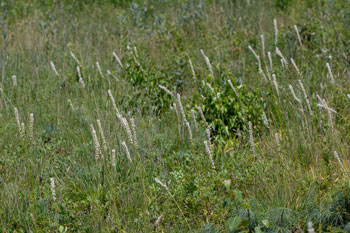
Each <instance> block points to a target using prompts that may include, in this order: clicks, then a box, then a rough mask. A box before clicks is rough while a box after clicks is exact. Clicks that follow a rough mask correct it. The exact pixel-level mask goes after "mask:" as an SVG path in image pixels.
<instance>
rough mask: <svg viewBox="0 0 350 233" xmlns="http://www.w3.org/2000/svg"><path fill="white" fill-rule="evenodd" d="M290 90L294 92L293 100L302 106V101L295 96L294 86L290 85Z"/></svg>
mask: <svg viewBox="0 0 350 233" xmlns="http://www.w3.org/2000/svg"><path fill="white" fill-rule="evenodd" d="M289 89H290V91H291V92H292V95H293V98H294V99H295V100H296V101H297V102H298V103H300V104H301V100H300V99H299V98H298V97H297V95H296V94H295V92H294V89H293V86H292V85H289Z"/></svg>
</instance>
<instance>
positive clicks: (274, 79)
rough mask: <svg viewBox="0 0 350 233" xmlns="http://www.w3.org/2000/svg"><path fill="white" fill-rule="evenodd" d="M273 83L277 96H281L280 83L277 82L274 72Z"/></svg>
mask: <svg viewBox="0 0 350 233" xmlns="http://www.w3.org/2000/svg"><path fill="white" fill-rule="evenodd" d="M272 83H273V85H274V86H275V89H276V92H277V96H278V97H279V96H280V92H279V90H278V83H277V80H276V75H275V74H272Z"/></svg>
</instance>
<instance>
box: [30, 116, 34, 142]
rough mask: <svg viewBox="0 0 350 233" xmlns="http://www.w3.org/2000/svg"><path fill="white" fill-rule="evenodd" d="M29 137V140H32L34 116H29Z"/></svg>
mask: <svg viewBox="0 0 350 233" xmlns="http://www.w3.org/2000/svg"><path fill="white" fill-rule="evenodd" d="M29 135H30V138H31V139H33V138H34V114H33V113H31V114H29Z"/></svg>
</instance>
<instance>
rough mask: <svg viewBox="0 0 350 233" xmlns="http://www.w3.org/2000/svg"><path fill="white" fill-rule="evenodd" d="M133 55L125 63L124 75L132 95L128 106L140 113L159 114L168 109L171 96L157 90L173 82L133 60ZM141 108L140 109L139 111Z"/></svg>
mask: <svg viewBox="0 0 350 233" xmlns="http://www.w3.org/2000/svg"><path fill="white" fill-rule="evenodd" d="M135 59H136V57H135V55H132V57H131V58H130V59H129V60H128V61H127V62H126V69H125V72H126V75H127V77H128V80H129V82H130V83H131V85H132V87H133V90H134V93H133V97H132V99H131V101H130V103H129V106H131V107H132V109H135V110H139V111H140V110H141V112H142V113H146V112H151V113H154V114H157V115H159V114H161V113H162V112H164V111H165V110H167V109H168V108H169V105H170V103H171V102H170V101H171V98H172V97H171V96H170V95H169V94H168V93H166V92H164V91H163V90H162V89H160V88H159V85H164V86H168V85H169V83H170V84H172V83H173V82H174V81H173V80H172V78H171V77H169V76H168V75H167V74H166V73H163V72H161V71H158V70H154V69H151V68H149V67H147V66H145V65H144V64H142V63H138V62H137V60H135ZM140 108H141V109H140Z"/></svg>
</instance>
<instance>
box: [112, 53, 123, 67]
mask: <svg viewBox="0 0 350 233" xmlns="http://www.w3.org/2000/svg"><path fill="white" fill-rule="evenodd" d="M113 57H114V58H115V60H117V62H118V63H119V65H120V67H123V64H122V62H121V61H120V59H119V57H118V56H117V54H116V53H115V52H113Z"/></svg>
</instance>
